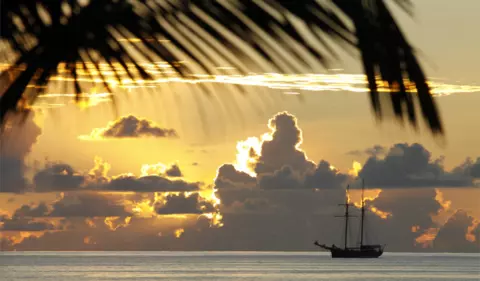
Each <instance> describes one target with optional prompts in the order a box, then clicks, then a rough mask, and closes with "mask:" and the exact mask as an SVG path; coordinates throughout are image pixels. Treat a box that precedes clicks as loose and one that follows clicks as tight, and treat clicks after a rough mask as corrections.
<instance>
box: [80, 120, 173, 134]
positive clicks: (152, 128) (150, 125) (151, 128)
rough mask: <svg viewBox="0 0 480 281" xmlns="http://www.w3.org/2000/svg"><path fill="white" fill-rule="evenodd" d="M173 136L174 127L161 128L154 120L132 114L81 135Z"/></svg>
mask: <svg viewBox="0 0 480 281" xmlns="http://www.w3.org/2000/svg"><path fill="white" fill-rule="evenodd" d="M143 137H151V138H173V137H178V135H177V132H176V131H175V130H174V129H165V128H161V127H160V126H158V125H157V124H155V123H154V122H152V121H150V120H147V119H143V118H137V117H135V116H133V115H128V116H123V117H121V118H120V119H118V120H116V121H113V122H110V123H108V125H107V126H106V127H105V128H96V129H93V131H92V132H91V133H90V135H87V136H81V137H80V138H81V139H84V140H96V139H110V138H117V139H124V138H143Z"/></svg>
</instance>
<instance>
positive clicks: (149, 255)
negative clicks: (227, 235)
mask: <svg viewBox="0 0 480 281" xmlns="http://www.w3.org/2000/svg"><path fill="white" fill-rule="evenodd" d="M0 280H2V281H11V280H31V281H36V280H39V281H40V280H41V281H44V280H55V281H57V280H68V281H82V280H99V281H100V280H143V281H147V280H195V281H202V280H209V281H210V280H264V281H267V280H268V281H270V280H271V281H282V280H389V281H394V280H480V254H406V253H402V254H400V253H398V254H393V253H386V254H384V256H382V257H381V258H379V259H347V260H341V259H331V258H330V257H329V256H328V255H327V254H326V253H278V252H277V253H271V252H24V253H20V252H2V253H0Z"/></svg>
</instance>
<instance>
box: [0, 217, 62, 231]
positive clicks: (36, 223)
mask: <svg viewBox="0 0 480 281" xmlns="http://www.w3.org/2000/svg"><path fill="white" fill-rule="evenodd" d="M64 229H65V225H64V224H63V222H59V223H55V221H48V220H38V219H20V218H10V219H3V220H2V224H0V231H28V232H32V231H53V230H64Z"/></svg>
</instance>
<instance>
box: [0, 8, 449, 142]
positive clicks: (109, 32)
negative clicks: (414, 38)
mask: <svg viewBox="0 0 480 281" xmlns="http://www.w3.org/2000/svg"><path fill="white" fill-rule="evenodd" d="M395 3H396V4H397V5H398V6H400V7H401V8H402V9H404V10H405V11H406V12H408V13H411V12H412V4H411V2H410V1H408V0H396V1H395ZM0 5H1V13H2V15H1V42H2V44H3V45H4V46H3V47H4V49H5V48H7V49H9V50H11V51H10V52H4V55H6V56H8V57H9V58H10V61H11V63H10V65H9V66H8V68H7V69H6V70H4V71H3V72H2V73H1V75H0V79H1V81H2V83H1V85H3V86H2V88H1V89H0V93H1V99H0V110H1V116H0V117H1V121H2V123H3V121H4V118H5V115H6V113H7V112H8V111H13V110H20V109H21V108H22V106H23V105H24V104H25V102H28V103H31V102H34V100H35V98H36V97H38V95H39V94H41V93H43V92H44V91H45V86H46V85H47V83H48V82H49V79H50V78H51V77H52V76H54V75H57V74H58V72H59V66H63V68H62V69H63V70H62V71H63V72H65V73H64V74H65V75H69V76H71V77H72V81H73V85H74V90H75V94H76V95H75V96H76V99H77V100H79V99H81V97H82V95H81V93H82V87H83V86H82V83H80V82H79V81H80V79H78V77H79V72H82V73H83V74H85V73H86V74H87V75H89V76H91V77H93V76H95V75H96V76H97V77H98V76H99V79H100V81H103V84H104V87H105V88H106V89H107V90H108V91H110V92H111V89H110V86H109V84H108V83H107V82H106V77H104V76H103V75H102V71H101V64H102V63H104V64H106V65H107V66H108V67H109V68H110V69H111V71H112V72H113V73H114V76H115V77H116V79H117V80H118V81H119V82H120V80H121V79H122V78H121V76H122V74H125V75H127V76H128V77H130V78H131V79H134V78H136V77H141V78H142V79H149V78H151V75H150V74H149V73H148V72H147V71H146V70H145V67H144V66H143V65H142V64H141V63H140V61H147V62H150V63H155V62H157V61H159V60H161V61H164V62H166V63H168V64H169V65H170V67H171V68H172V69H173V70H174V71H175V72H176V73H177V74H178V75H180V76H182V77H190V76H191V75H192V74H194V73H195V71H196V70H200V71H201V72H203V73H207V74H212V73H214V72H215V69H214V65H213V63H212V61H214V60H218V59H221V60H223V61H225V62H227V63H228V64H230V65H232V66H234V67H235V68H237V69H238V70H240V71H243V72H246V71H247V69H248V67H250V66H257V67H262V66H264V65H265V64H268V67H269V69H272V68H273V69H274V70H276V71H278V72H281V73H286V72H289V71H299V69H298V65H299V64H300V65H301V66H302V67H304V68H309V67H310V65H309V61H308V59H306V58H305V55H304V54H305V53H308V54H309V55H310V56H314V57H315V58H316V59H317V61H318V62H320V63H321V64H324V65H325V66H328V62H329V61H330V60H331V59H337V56H336V53H335V51H334V49H335V48H334V46H340V47H341V48H343V49H347V50H350V49H352V50H353V49H358V50H359V52H360V54H361V59H362V61H363V67H364V71H365V74H366V76H367V79H368V86H369V89H370V97H371V104H372V107H373V110H374V112H375V113H376V116H377V118H382V116H384V115H385V113H384V110H383V108H384V107H383V106H382V105H383V104H384V103H385V101H384V99H382V98H381V94H380V93H379V90H378V88H379V86H378V83H379V81H380V82H382V83H383V84H384V85H387V86H388V88H389V91H390V93H389V95H388V99H389V100H390V101H389V103H390V104H391V105H392V107H393V110H394V113H395V116H396V117H397V118H398V119H399V120H401V121H402V122H403V120H404V118H405V117H408V120H409V123H410V124H411V125H412V126H414V127H415V128H416V127H417V121H418V119H419V118H418V117H417V110H416V108H415V100H418V103H419V105H420V111H421V114H422V116H423V118H424V119H425V120H426V121H427V124H428V126H429V128H430V130H431V131H432V132H433V133H434V134H443V129H442V123H441V121H440V117H439V114H438V111H437V108H436V106H435V103H434V101H433V98H432V96H431V94H430V89H429V87H428V85H427V81H426V80H427V79H426V77H425V74H424V73H423V71H422V69H421V67H420V65H419V63H418V61H417V58H416V56H415V54H414V51H413V49H412V47H411V46H410V45H409V43H408V42H407V39H406V38H405V36H404V35H403V33H402V32H401V30H400V28H399V26H398V25H397V23H396V22H395V20H394V18H393V17H392V14H391V12H390V11H389V9H388V7H387V6H386V4H385V2H384V1H383V0H362V1H360V0H358V1H357V0H353V1H352V0H330V1H327V0H325V1H316V0H302V1H298V0H276V1H275V0H268V1H260V0H242V1H240V0H223V1H222V0H198V1H193V0H192V1H186V0H185V1H182V0H150V1H147V0H130V1H127V0H90V1H86V0H63V1H60V0H59V1H49V0H42V1H31V0H16V1H2V2H1V4H0ZM296 22H300V23H301V24H302V26H303V29H305V30H307V31H308V32H309V34H310V35H311V36H312V37H313V38H314V41H315V43H313V42H312V40H306V39H305V37H304V36H303V34H302V32H300V31H299V28H298V27H296ZM131 38H135V41H136V42H135V43H132V42H130V41H131V40H130V39H131ZM158 38H161V39H164V40H168V41H169V42H170V43H171V44H169V45H168V46H167V45H165V44H163V43H162V42H161V41H159V40H158ZM327 39H328V40H327ZM125 42H126V43H125ZM299 46H300V47H299ZM206 49H208V50H210V52H208V51H206ZM185 57H186V58H188V60H189V61H190V62H192V63H193V65H194V66H192V65H191V64H182V63H179V61H181V60H182V58H185ZM12 58H13V59H12ZM292 60H293V61H295V62H296V64H295V63H292ZM92 64H93V65H94V66H95V69H96V71H94V70H92V69H91V68H89V67H88V66H89V65H92ZM32 85H34V86H32ZM387 102H388V100H387Z"/></svg>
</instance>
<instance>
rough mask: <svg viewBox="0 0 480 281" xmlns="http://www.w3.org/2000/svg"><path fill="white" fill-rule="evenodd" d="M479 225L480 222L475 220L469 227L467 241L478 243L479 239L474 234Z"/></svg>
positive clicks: (466, 235)
mask: <svg viewBox="0 0 480 281" xmlns="http://www.w3.org/2000/svg"><path fill="white" fill-rule="evenodd" d="M479 224H480V220H479V219H477V218H474V219H473V222H472V224H471V225H469V226H468V228H467V234H465V239H467V240H468V241H470V242H476V241H477V238H476V236H475V233H473V231H474V230H475V229H476V228H477V226H478V225H479Z"/></svg>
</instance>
